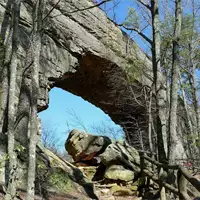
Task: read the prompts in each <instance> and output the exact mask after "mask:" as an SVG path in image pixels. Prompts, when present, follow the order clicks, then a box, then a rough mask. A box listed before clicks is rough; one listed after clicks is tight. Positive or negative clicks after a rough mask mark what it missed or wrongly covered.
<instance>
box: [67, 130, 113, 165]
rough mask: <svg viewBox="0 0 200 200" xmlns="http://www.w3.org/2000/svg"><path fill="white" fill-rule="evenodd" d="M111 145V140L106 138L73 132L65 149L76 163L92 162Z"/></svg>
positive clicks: (77, 131)
mask: <svg viewBox="0 0 200 200" xmlns="http://www.w3.org/2000/svg"><path fill="white" fill-rule="evenodd" d="M109 144H111V140H110V138H108V137H106V136H95V135H91V134H87V133H84V132H81V131H79V130H73V131H71V132H70V134H69V136H68V139H67V141H66V143H65V148H66V150H67V152H68V153H69V154H70V155H71V156H72V157H73V159H74V161H76V162H80V161H89V160H92V159H93V158H94V157H96V156H98V155H99V154H101V153H102V152H104V151H105V149H106V147H107V146H108V145H109Z"/></svg>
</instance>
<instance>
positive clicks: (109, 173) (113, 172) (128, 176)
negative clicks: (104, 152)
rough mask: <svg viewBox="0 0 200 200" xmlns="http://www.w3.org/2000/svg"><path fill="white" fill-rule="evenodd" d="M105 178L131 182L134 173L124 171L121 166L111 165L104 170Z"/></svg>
mask: <svg viewBox="0 0 200 200" xmlns="http://www.w3.org/2000/svg"><path fill="white" fill-rule="evenodd" d="M104 177H105V178H107V179H112V180H120V181H127V182H128V181H132V180H133V179H134V172H133V171H131V170H129V169H125V168H124V167H123V166H122V165H111V166H109V167H107V168H106V171H105V175H104Z"/></svg>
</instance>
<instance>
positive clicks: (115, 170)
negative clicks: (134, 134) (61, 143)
mask: <svg viewBox="0 0 200 200" xmlns="http://www.w3.org/2000/svg"><path fill="white" fill-rule="evenodd" d="M65 146H66V150H67V151H68V153H69V154H70V155H72V157H73V159H74V161H76V163H78V162H80V161H91V160H92V159H94V157H97V158H98V160H99V163H98V166H99V167H98V168H97V171H96V173H95V174H94V176H93V178H92V179H93V180H100V179H104V178H106V179H110V180H119V181H126V182H128V181H131V180H133V179H134V178H135V175H136V176H137V174H138V173H139V172H140V168H139V166H140V157H139V154H138V151H137V150H136V149H135V148H133V147H131V146H130V145H128V144H127V143H126V142H113V143H111V140H110V139H109V138H108V137H105V136H96V135H92V134H87V133H84V132H81V131H79V130H73V131H71V132H70V134H69V136H68V138H67V141H66V144H65ZM86 163H87V162H86ZM87 164H88V165H92V163H91V162H88V163H87ZM95 170H96V169H95ZM83 171H84V170H83Z"/></svg>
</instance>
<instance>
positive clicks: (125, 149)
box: [99, 142, 140, 172]
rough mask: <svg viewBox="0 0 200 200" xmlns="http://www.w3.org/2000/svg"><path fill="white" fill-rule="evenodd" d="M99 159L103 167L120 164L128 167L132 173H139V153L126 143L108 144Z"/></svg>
mask: <svg viewBox="0 0 200 200" xmlns="http://www.w3.org/2000/svg"><path fill="white" fill-rule="evenodd" d="M99 157H100V159H101V162H102V163H103V164H104V165H105V166H110V165H112V164H121V165H125V166H127V167H129V168H130V169H132V170H133V171H136V172H137V171H139V168H138V166H139V165H140V157H139V153H138V151H137V150H136V149H135V148H133V147H131V146H130V145H128V144H127V143H126V142H123V143H122V144H121V143H119V142H116V143H114V144H110V145H109V146H108V147H107V148H106V150H105V151H104V152H103V153H102V154H101V155H100V156H99Z"/></svg>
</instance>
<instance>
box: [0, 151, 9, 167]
mask: <svg viewBox="0 0 200 200" xmlns="http://www.w3.org/2000/svg"><path fill="white" fill-rule="evenodd" d="M8 159H9V156H8V154H5V155H4V156H2V157H1V159H0V168H2V167H4V163H5V162H6V161H7V160H8Z"/></svg>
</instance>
